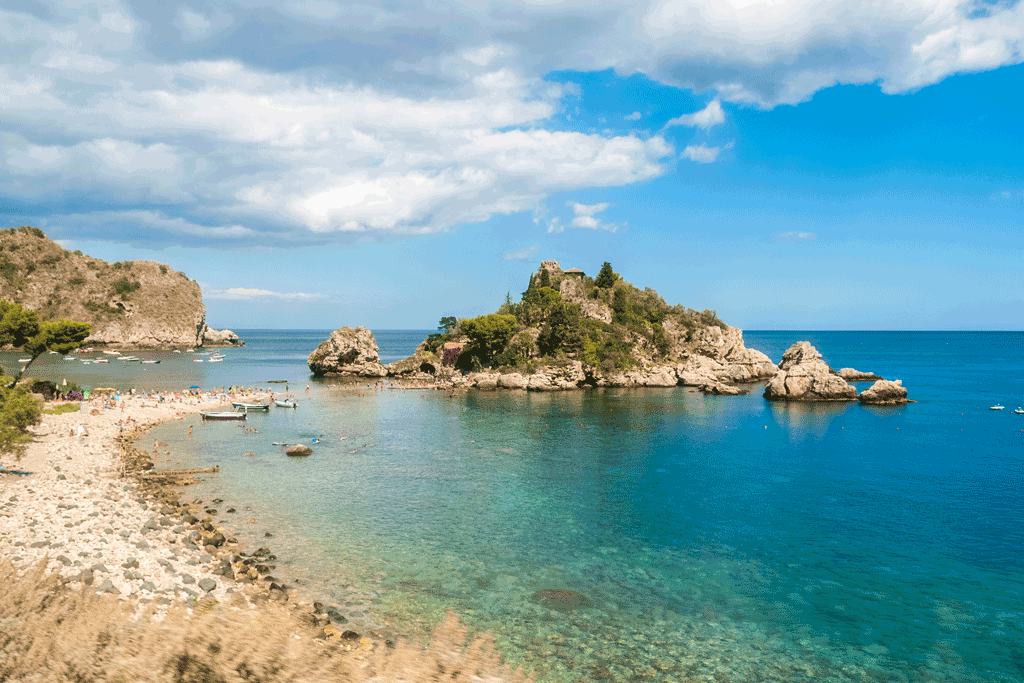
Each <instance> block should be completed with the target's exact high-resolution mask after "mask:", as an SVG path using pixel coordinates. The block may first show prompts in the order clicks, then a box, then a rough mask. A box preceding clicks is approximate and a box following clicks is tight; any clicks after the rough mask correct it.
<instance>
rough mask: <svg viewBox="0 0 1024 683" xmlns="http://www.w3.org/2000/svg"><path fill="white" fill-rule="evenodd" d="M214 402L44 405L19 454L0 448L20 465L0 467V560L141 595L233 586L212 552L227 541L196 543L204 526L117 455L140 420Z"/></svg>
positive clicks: (4, 460)
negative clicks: (156, 493) (70, 408)
mask: <svg viewBox="0 0 1024 683" xmlns="http://www.w3.org/2000/svg"><path fill="white" fill-rule="evenodd" d="M122 405H123V407H122ZM224 406H225V404H224V403H223V401H220V400H218V399H216V398H213V397H179V398H178V399H177V400H170V401H166V402H159V401H155V400H153V399H142V398H126V399H125V400H123V402H121V403H118V404H116V405H115V406H113V407H111V405H110V402H109V401H106V402H104V401H103V400H102V399H93V400H91V401H83V402H82V403H81V409H80V410H79V411H77V412H69V413H63V414H56V415H54V414H44V415H43V420H42V423H41V424H40V425H38V426H37V427H35V428H34V434H35V438H34V440H33V442H32V443H31V444H29V445H28V446H27V448H26V450H25V452H24V454H23V456H22V457H21V459H20V460H17V459H16V458H15V457H14V456H13V455H10V454H7V455H4V456H0V464H2V465H3V466H5V467H6V469H7V470H16V471H20V472H27V473H28V474H27V475H19V474H11V473H5V474H0V560H3V559H6V560H10V561H11V562H12V563H13V564H14V565H15V566H16V567H18V568H24V569H27V568H29V567H32V566H35V565H36V564H38V563H39V562H41V561H43V560H46V562H47V569H48V570H49V571H51V572H55V573H58V574H60V575H62V576H64V577H66V578H68V579H70V580H72V582H80V583H82V584H85V585H91V586H93V587H95V588H97V589H98V590H100V591H104V592H108V593H113V594H117V595H119V596H123V597H126V598H127V597H133V598H137V599H139V600H140V601H144V602H148V601H157V602H160V603H169V602H170V601H172V600H187V599H196V598H202V597H212V598H215V599H217V600H222V599H224V598H225V597H226V596H227V595H228V594H231V593H234V592H236V591H237V590H238V584H236V583H235V582H234V581H233V580H230V579H228V578H226V577H225V567H226V566H227V565H226V563H225V562H224V561H223V560H221V559H219V558H218V555H219V554H220V551H221V550H225V551H226V550H228V549H229V547H230V544H228V543H225V539H223V538H218V539H217V543H218V545H216V546H211V545H207V546H205V547H204V545H203V541H204V540H207V539H209V538H210V537H211V535H210V534H205V533H204V530H203V529H202V528H201V526H200V524H201V522H199V523H193V524H187V523H186V521H185V520H183V519H182V517H183V516H184V515H183V511H182V510H181V509H180V508H178V507H176V506H168V505H166V504H163V503H159V502H154V501H153V499H152V498H151V497H149V496H147V495H145V493H144V492H143V491H141V490H140V486H139V484H138V482H137V481H136V480H135V479H133V478H131V477H129V476H126V472H125V463H124V459H123V458H122V452H123V447H124V444H125V443H126V442H127V441H129V440H131V439H132V438H133V437H135V436H140V435H141V432H143V431H144V430H145V429H147V428H148V427H151V426H152V425H155V424H158V423H162V422H166V421H169V420H175V419H181V418H182V417H184V416H185V415H188V414H191V413H195V412H198V411H199V410H208V409H209V410H213V409H218V408H223V407H224ZM80 432H82V433H81V434H79V433H80ZM126 437H127V438H126ZM0 471H2V470H0ZM184 514H188V513H184ZM215 533H216V532H215Z"/></svg>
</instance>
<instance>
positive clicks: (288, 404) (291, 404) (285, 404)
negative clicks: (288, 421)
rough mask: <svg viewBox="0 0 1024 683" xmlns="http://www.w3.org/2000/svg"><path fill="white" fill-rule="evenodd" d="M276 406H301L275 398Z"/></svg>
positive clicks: (287, 400)
mask: <svg viewBox="0 0 1024 683" xmlns="http://www.w3.org/2000/svg"><path fill="white" fill-rule="evenodd" d="M274 405H275V406H280V407H282V408H298V407H299V404H298V403H296V402H295V401H292V400H289V399H281V398H275V399H274Z"/></svg>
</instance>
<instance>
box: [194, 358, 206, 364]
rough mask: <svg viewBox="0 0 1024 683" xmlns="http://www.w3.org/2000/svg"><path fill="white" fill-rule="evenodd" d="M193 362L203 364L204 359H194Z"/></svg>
mask: <svg viewBox="0 0 1024 683" xmlns="http://www.w3.org/2000/svg"><path fill="white" fill-rule="evenodd" d="M192 362H193V363H202V362H203V359H202V358H193V359H192Z"/></svg>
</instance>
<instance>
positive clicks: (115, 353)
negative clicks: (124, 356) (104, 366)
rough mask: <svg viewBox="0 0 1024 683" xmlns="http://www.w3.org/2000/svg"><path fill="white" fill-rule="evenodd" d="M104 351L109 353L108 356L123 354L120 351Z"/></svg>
mask: <svg viewBox="0 0 1024 683" xmlns="http://www.w3.org/2000/svg"><path fill="white" fill-rule="evenodd" d="M103 353H105V354H107V355H108V356H120V355H121V352H120V351H104V352H103Z"/></svg>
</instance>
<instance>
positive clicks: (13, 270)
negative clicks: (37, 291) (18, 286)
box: [0, 259, 18, 282]
mask: <svg viewBox="0 0 1024 683" xmlns="http://www.w3.org/2000/svg"><path fill="white" fill-rule="evenodd" d="M0 275H3V276H4V277H5V278H7V281H8V282H14V281H15V280H17V279H18V266H16V265H14V264H13V263H11V262H10V261H8V260H7V259H4V260H2V261H0Z"/></svg>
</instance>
